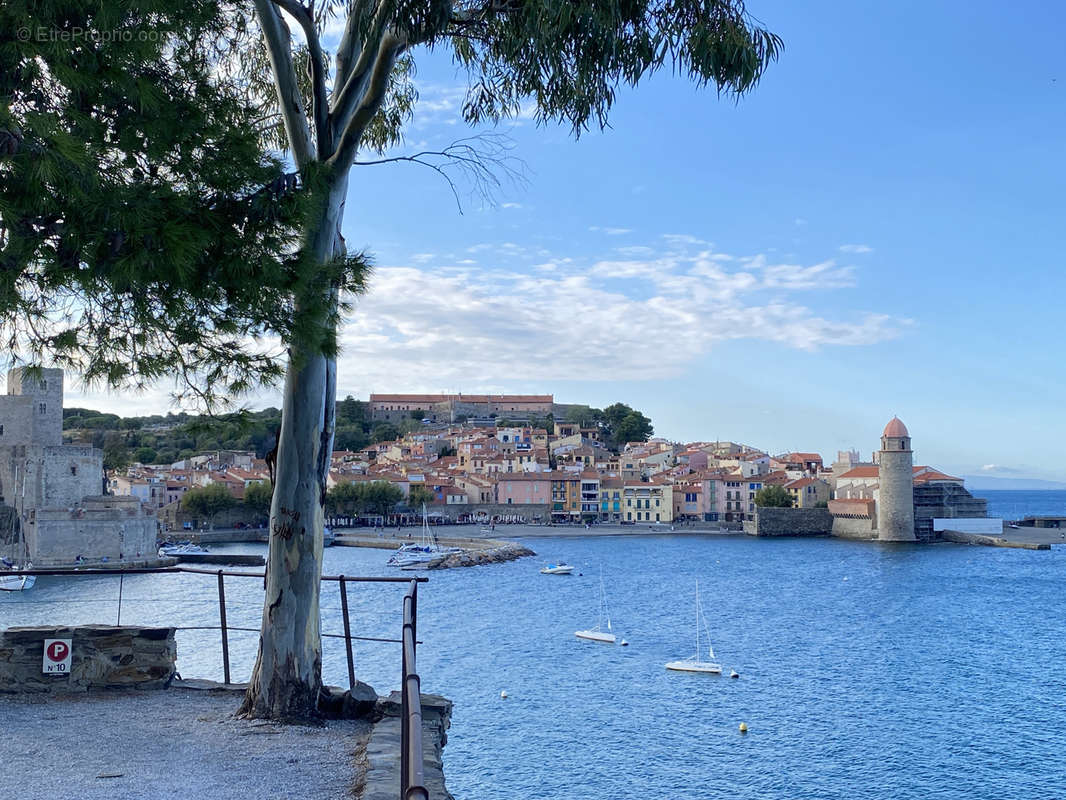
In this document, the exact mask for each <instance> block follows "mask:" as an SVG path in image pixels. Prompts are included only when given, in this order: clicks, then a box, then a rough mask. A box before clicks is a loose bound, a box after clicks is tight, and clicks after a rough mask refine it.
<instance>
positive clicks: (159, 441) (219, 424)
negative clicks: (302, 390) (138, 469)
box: [63, 397, 422, 469]
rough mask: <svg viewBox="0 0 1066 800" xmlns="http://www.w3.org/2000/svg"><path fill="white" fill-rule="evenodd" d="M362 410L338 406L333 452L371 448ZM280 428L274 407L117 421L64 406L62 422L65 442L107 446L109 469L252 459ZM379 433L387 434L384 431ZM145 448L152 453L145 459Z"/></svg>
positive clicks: (348, 403)
mask: <svg viewBox="0 0 1066 800" xmlns="http://www.w3.org/2000/svg"><path fill="white" fill-rule="evenodd" d="M365 407H366V404H365V403H363V402H361V401H359V400H353V399H352V398H351V397H348V398H346V399H345V400H342V401H340V402H338V403H337V421H338V424H337V431H336V436H335V438H334V448H335V449H337V450H361V449H363V448H364V447H366V446H367V445H368V444H370V436H369V434H368V433H367V431H368V430H369V429H370V425H369V422H368V421H367V416H366V414H365ZM280 425H281V412H280V411H279V410H278V409H276V408H266V409H263V410H262V411H248V410H245V411H241V412H239V413H235V414H222V415H218V416H198V415H191V414H185V413H181V414H165V415H161V414H154V415H150V416H145V417H119V416H118V415H116V414H104V413H100V412H98V411H93V410H91V409H87V408H67V409H65V410H64V419H63V430H64V432H65V435H66V437H67V439H68V440H69V441H82V442H86V443H89V444H92V445H94V446H95V447H99V448H104V447H105V446H106V447H107V448H108V454H109V455H108V469H114V468H118V467H122V466H125V465H126V464H128V463H130V462H131V461H140V462H141V463H142V464H147V463H153V464H173V463H174V462H176V461H179V460H180V459H182V458H188V457H189V456H191V455H196V454H198V453H200V452H202V451H207V450H250V451H252V452H254V453H255V454H256V457H257V458H263V457H264V456H265V455H266V454H267V453H268V452H270V450H271V449H272V448H273V447H274V444H275V434H276V432H277V430H278V428H279V426H280ZM414 427H415V428H417V429H421V427H422V426H421V425H420V424H418V425H415V426H414ZM393 430H394V429H393ZM381 432H382V433H384V434H390V433H392V431H391V430H388V429H386V430H384V431H381ZM387 438H395V436H391V437H387ZM149 450H151V451H153V452H154V455H151V456H149V454H148V451H149ZM111 464H115V465H116V466H115V467H112V466H111Z"/></svg>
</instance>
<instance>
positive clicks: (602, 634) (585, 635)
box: [574, 577, 615, 644]
mask: <svg viewBox="0 0 1066 800" xmlns="http://www.w3.org/2000/svg"><path fill="white" fill-rule="evenodd" d="M604 620H606V623H607V630H604ZM574 636H576V637H577V638H578V639H589V640H591V641H593V642H605V643H606V644H614V642H615V635H614V631H612V630H611V612H610V611H609V610H608V609H607V593H606V591H605V590H604V588H603V578H602V577H601V578H600V616H599V620H598V621H597V622H596V627H595V628H589V629H588V630H584V631H574Z"/></svg>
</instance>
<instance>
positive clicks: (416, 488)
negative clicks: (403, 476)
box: [407, 484, 437, 509]
mask: <svg viewBox="0 0 1066 800" xmlns="http://www.w3.org/2000/svg"><path fill="white" fill-rule="evenodd" d="M436 499H437V496H436V495H435V494H433V492H432V491H431V490H430V489H427V488H426V487H425V486H421V485H419V484H415V485H413V486H412V487H411V489H410V491H409V492H408V493H407V505H409V506H410V507H411V508H414V509H419V508H422V504H423V503H425V504H426V505H429V504H430V503H432V502H433V501H434V500H436Z"/></svg>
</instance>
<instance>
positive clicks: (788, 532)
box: [744, 508, 833, 536]
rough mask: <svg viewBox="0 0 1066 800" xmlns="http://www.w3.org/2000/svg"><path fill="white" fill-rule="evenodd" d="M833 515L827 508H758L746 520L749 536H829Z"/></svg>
mask: <svg viewBox="0 0 1066 800" xmlns="http://www.w3.org/2000/svg"><path fill="white" fill-rule="evenodd" d="M832 531H833V515H832V514H830V513H829V510H828V509H825V508H757V509H755V518H754V519H751V520H745V522H744V533H746V534H748V535H749V536H828V535H829V534H830V533H832Z"/></svg>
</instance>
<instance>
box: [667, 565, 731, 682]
mask: <svg viewBox="0 0 1066 800" xmlns="http://www.w3.org/2000/svg"><path fill="white" fill-rule="evenodd" d="M701 623H702V626H703V629H704V633H705V634H706V636H707V657H708V660H706V661H703V660H702V659H701V658H700V625H701ZM716 658H717V657H716V656H715V654H714V648H713V647H712V646H711V636H710V632H709V631H707V618H706V616H705V615H704V614H703V607H702V605H701V603H700V582H699V581H696V654H695V655H693V656H691V657H689V658H683V659H681V660H679V661H668V662H667V663H666V668H667V669H672V670H675V671H676V672H706V673H710V674H712V675H721V674H722V665H721V664H719V663H718V662H717V660H716Z"/></svg>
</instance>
